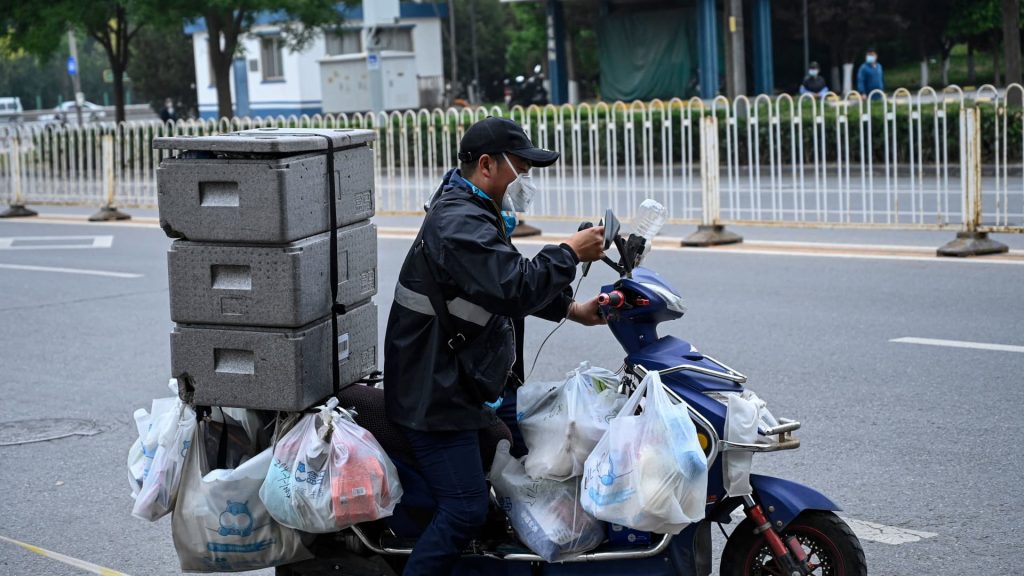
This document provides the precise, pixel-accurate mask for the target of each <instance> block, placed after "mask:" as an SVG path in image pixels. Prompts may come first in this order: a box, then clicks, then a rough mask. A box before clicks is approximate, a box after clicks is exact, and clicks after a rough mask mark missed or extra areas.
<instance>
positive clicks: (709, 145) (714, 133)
mask: <svg viewBox="0 0 1024 576" xmlns="http://www.w3.org/2000/svg"><path fill="white" fill-rule="evenodd" d="M718 172H719V163H718V117H717V116H715V115H711V116H706V117H705V118H704V119H703V121H702V122H701V124H700V181H701V198H702V201H701V203H702V206H701V223H700V225H698V226H697V231H696V232H694V233H693V234H690V235H689V236H687V237H686V238H683V242H682V244H683V246H717V245H719V244H735V243H737V242H742V241H743V237H742V236H740V235H739V234H735V233H733V232H730V231H728V230H726V229H725V226H724V225H723V224H721V213H720V212H721V188H720V186H719V181H718Z"/></svg>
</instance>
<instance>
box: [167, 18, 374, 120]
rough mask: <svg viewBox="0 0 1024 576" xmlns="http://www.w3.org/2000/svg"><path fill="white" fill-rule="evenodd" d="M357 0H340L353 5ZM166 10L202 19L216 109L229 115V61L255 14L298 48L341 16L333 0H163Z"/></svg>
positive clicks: (342, 19) (331, 25)
mask: <svg viewBox="0 0 1024 576" xmlns="http://www.w3.org/2000/svg"><path fill="white" fill-rule="evenodd" d="M358 3H359V1H358V0H343V2H342V4H347V5H356V4H358ZM161 6H162V7H163V9H164V10H165V11H166V13H168V14H170V15H173V16H175V17H177V18H184V19H190V20H197V19H202V20H203V21H204V22H205V23H206V32H207V43H208V46H209V51H210V66H211V67H212V68H213V77H214V83H215V84H216V87H217V111H218V113H219V114H220V115H221V116H232V115H233V114H234V110H233V109H232V105H231V84H230V78H231V64H232V62H233V61H234V59H235V52H236V51H237V50H238V39H239V38H240V37H241V36H242V35H243V34H246V33H248V32H249V30H251V29H252V27H253V26H254V25H255V24H256V20H257V17H259V16H261V15H264V16H267V15H269V16H272V20H273V22H274V23H275V24H276V25H277V26H279V27H280V29H281V37H282V39H283V40H284V41H285V45H286V46H287V47H288V48H290V49H292V50H301V49H302V48H303V47H304V46H306V45H307V44H308V43H309V42H310V41H311V40H312V39H313V38H315V37H316V35H317V34H319V33H321V31H322V29H324V28H326V27H333V26H337V25H340V24H341V23H342V22H343V21H344V17H343V15H342V13H341V11H340V9H339V8H340V7H339V3H338V1H337V0H166V1H164V2H162V3H161Z"/></svg>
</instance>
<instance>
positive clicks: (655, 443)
mask: <svg viewBox="0 0 1024 576" xmlns="http://www.w3.org/2000/svg"><path fill="white" fill-rule="evenodd" d="M641 404H642V405H643V411H642V412H640V413H639V414H636V412H637V409H638V408H640V407H641ZM707 483H708V470H707V459H706V458H705V456H704V452H703V451H702V450H701V448H700V444H699V442H698V440H697V431H696V428H695V427H694V425H693V422H692V421H691V420H690V415H689V412H688V408H687V405H686V404H685V403H680V404H673V403H672V400H671V399H670V398H669V396H668V393H666V392H665V390H664V388H662V383H661V377H660V375H659V374H658V373H657V372H655V371H651V372H649V373H648V374H647V376H646V377H645V378H644V379H643V381H642V382H641V383H640V386H638V387H637V389H636V391H635V392H634V393H633V394H632V395H631V396H630V397H629V400H628V401H626V404H625V405H624V406H623V407H622V410H620V411H619V414H618V415H617V416H616V417H615V418H613V419H612V421H611V422H610V423H609V426H608V432H607V433H605V435H604V437H602V438H601V441H600V442H598V444H597V446H596V447H595V448H594V450H593V452H592V453H591V454H590V456H589V457H588V458H587V460H586V462H585V464H584V472H583V480H582V495H581V497H580V500H581V505H582V506H583V509H584V510H586V511H587V512H589V513H590V514H592V515H593V516H594V517H595V518H598V519H600V520H605V521H607V522H613V523H615V524H621V525H623V526H626V527H628V528H633V529H635V530H642V531H647V532H656V533H662V534H678V533H679V532H681V531H682V530H683V529H684V528H686V527H687V526H689V525H690V524H691V523H693V522H697V521H699V520H701V519H703V518H704V505H705V501H706V499H707Z"/></svg>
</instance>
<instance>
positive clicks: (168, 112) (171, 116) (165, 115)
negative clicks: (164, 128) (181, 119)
mask: <svg viewBox="0 0 1024 576" xmlns="http://www.w3.org/2000/svg"><path fill="white" fill-rule="evenodd" d="M160 120H161V121H162V122H177V121H178V111H177V110H175V109H174V100H172V99H170V98H167V99H166V100H164V107H163V109H162V110H160Z"/></svg>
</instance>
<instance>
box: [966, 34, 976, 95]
mask: <svg viewBox="0 0 1024 576" xmlns="http://www.w3.org/2000/svg"><path fill="white" fill-rule="evenodd" d="M976 81H977V78H976V77H975V71H974V42H971V41H970V40H968V41H967V83H968V84H970V85H971V86H974V83H975V82H976Z"/></svg>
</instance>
